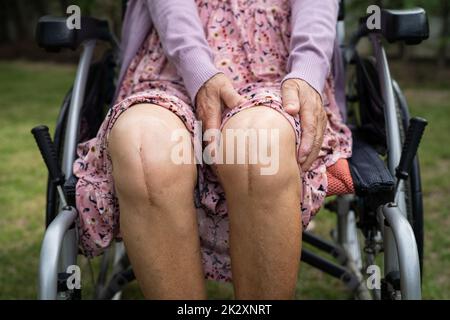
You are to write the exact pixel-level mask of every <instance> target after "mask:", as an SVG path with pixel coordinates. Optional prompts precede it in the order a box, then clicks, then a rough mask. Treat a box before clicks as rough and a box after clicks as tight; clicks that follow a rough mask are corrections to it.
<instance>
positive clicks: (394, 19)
mask: <svg viewBox="0 0 450 320" xmlns="http://www.w3.org/2000/svg"><path fill="white" fill-rule="evenodd" d="M380 31H381V34H382V35H383V37H384V38H386V40H387V41H388V42H390V43H392V42H395V41H404V42H405V43H406V44H410V45H414V44H419V43H421V42H422V41H423V40H426V39H428V36H429V27H428V18H427V13H426V12H425V10H424V9H422V8H413V9H403V10H388V9H382V10H381V30H380Z"/></svg>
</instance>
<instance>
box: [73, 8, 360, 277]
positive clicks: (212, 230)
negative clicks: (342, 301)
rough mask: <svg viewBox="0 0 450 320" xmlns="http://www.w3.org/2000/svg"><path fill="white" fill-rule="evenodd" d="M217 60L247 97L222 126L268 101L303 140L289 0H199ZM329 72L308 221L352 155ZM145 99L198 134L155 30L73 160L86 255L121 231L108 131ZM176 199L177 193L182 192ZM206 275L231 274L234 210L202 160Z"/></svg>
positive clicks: (200, 206)
mask: <svg viewBox="0 0 450 320" xmlns="http://www.w3.org/2000/svg"><path fill="white" fill-rule="evenodd" d="M196 3H197V6H198V10H199V15H200V19H201V21H202V23H203V26H204V28H205V34H206V37H207V41H208V43H209V45H210V47H211V49H212V51H213V53H214V56H215V60H214V62H215V64H216V66H217V68H219V69H220V70H221V71H222V72H223V73H224V74H225V75H227V76H228V77H229V79H231V81H232V82H233V85H234V87H235V88H236V89H237V90H238V92H239V93H240V94H241V95H243V96H244V97H246V98H247V102H245V103H244V104H242V105H240V106H238V107H237V108H235V109H233V110H230V109H225V111H224V113H223V122H222V125H223V124H225V123H226V121H227V119H229V118H230V117H232V116H233V115H234V114H236V113H238V112H240V111H241V110H244V109H247V108H251V107H253V106H256V105H258V106H266V107H268V108H273V109H274V110H276V111H278V112H280V113H281V114H282V115H283V116H285V117H286V119H287V120H288V121H289V123H290V124H291V125H292V126H293V128H294V129H295V132H296V133H297V134H296V135H297V142H296V143H297V147H298V146H299V141H300V139H301V130H302V127H301V123H300V122H299V119H298V117H292V116H290V115H289V114H287V113H286V112H284V111H283V109H282V104H281V97H280V84H281V80H282V79H283V77H284V75H285V74H286V71H285V70H286V63H287V59H288V56H289V40H290V4H289V1H288V0H266V1H258V0H248V1H242V0H231V1H207V0H197V1H196ZM333 90H334V88H333V80H332V78H331V76H330V77H328V80H327V82H326V85H325V89H324V92H323V102H324V108H325V110H326V112H327V115H328V125H327V128H326V133H325V138H324V141H323V144H322V148H321V152H320V155H319V158H318V159H317V160H316V161H315V162H314V163H313V165H312V168H311V170H310V171H308V172H305V173H304V174H303V176H302V178H301V179H302V181H301V183H302V186H303V200H302V203H301V212H299V214H301V215H302V220H303V226H304V227H305V226H307V225H308V223H309V221H310V220H311V218H312V217H313V216H314V215H315V214H316V213H317V212H318V211H319V209H320V207H321V206H322V204H323V201H324V198H325V196H326V194H327V187H328V185H327V175H326V168H327V167H328V166H331V165H333V164H334V163H336V162H337V161H338V160H339V159H341V158H348V157H350V156H351V133H350V130H349V129H348V128H347V127H346V126H345V124H344V123H343V122H342V119H341V117H340V113H339V110H338V106H337V104H336V101H335V97H334V91H333ZM139 103H151V104H157V105H160V106H162V107H165V108H167V109H169V110H171V111H172V112H174V113H175V114H176V115H177V116H178V117H179V118H180V119H182V121H183V122H184V123H185V125H186V128H187V129H188V130H189V131H190V132H191V133H192V135H193V138H195V137H194V122H195V121H196V116H195V113H194V110H193V106H192V104H191V101H190V99H189V97H188V94H187V92H186V89H185V88H184V86H183V81H182V79H181V78H180V77H179V76H178V75H177V72H176V70H175V68H174V67H173V65H172V64H171V63H170V62H168V61H167V59H166V57H165V55H164V53H163V50H162V46H161V43H160V41H159V38H158V34H157V32H156V31H155V30H154V29H153V30H152V31H151V32H150V33H149V34H148V36H147V38H146V40H145V41H144V43H143V44H142V46H141V49H140V50H139V52H138V54H137V55H136V56H135V58H134V59H133V61H132V63H131V64H130V66H129V68H128V71H127V73H126V75H125V78H124V81H123V83H122V86H121V88H120V93H119V98H118V103H117V104H116V105H115V106H114V107H113V108H112V109H111V110H110V112H109V113H108V115H107V117H106V119H105V120H104V122H103V124H102V126H101V128H100V130H99V132H98V134H97V136H96V137H95V138H94V139H92V140H89V141H87V142H85V143H82V144H80V145H79V148H78V156H79V158H78V159H77V160H76V162H75V163H74V172H75V175H76V176H77V177H78V178H79V180H78V184H77V194H76V201H77V208H78V210H79V219H78V228H79V235H80V240H81V248H82V250H83V252H84V254H85V255H87V256H96V255H99V254H101V253H102V252H103V251H104V250H105V249H106V248H107V247H108V246H109V245H110V244H111V242H112V241H113V240H114V239H116V238H120V228H119V214H120V213H119V203H118V200H117V198H116V195H115V191H114V181H113V176H112V164H111V159H110V156H109V154H108V151H107V142H108V135H109V133H110V131H111V129H112V127H113V125H114V123H115V121H116V120H117V118H118V117H119V116H120V115H121V114H122V113H123V112H125V111H126V110H127V109H128V108H131V107H132V106H133V105H136V104H139ZM175 200H176V199H175ZM195 205H196V208H197V213H198V221H199V232H200V239H201V246H202V260H203V261H202V262H203V266H204V273H205V278H207V279H215V280H224V281H230V280H231V268H230V257H229V254H228V233H229V225H228V213H227V203H226V199H225V194H224V191H223V189H222V187H221V185H220V183H219V182H218V180H217V177H216V176H215V174H214V172H213V171H212V170H211V168H210V167H209V166H206V165H203V166H199V170H198V182H197V187H196V190H195Z"/></svg>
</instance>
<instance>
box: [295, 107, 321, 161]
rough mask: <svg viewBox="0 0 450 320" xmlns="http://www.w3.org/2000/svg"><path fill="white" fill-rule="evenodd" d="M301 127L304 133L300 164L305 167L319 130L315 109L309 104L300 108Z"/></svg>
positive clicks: (301, 143)
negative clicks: (304, 164)
mask: <svg viewBox="0 0 450 320" xmlns="http://www.w3.org/2000/svg"><path fill="white" fill-rule="evenodd" d="M300 125H301V127H302V132H301V141H300V148H299V160H300V164H302V165H303V163H304V162H305V161H306V158H307V157H308V155H309V154H310V153H311V150H312V147H313V144H314V139H315V137H316V130H317V115H316V114H315V113H314V108H311V107H310V106H309V105H308V104H305V105H303V106H302V107H301V108H300Z"/></svg>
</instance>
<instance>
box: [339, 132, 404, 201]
mask: <svg viewBox="0 0 450 320" xmlns="http://www.w3.org/2000/svg"><path fill="white" fill-rule="evenodd" d="M352 136H353V148H352V157H351V158H350V159H349V161H348V162H349V167H350V173H351V175H352V180H353V186H354V188H355V193H356V194H357V195H358V196H361V197H364V198H365V199H366V203H367V205H368V206H369V207H371V208H372V209H376V208H378V206H380V205H383V204H385V203H388V202H391V201H393V200H394V192H393V191H394V185H395V182H394V178H393V176H392V174H391V173H390V171H389V169H388V168H387V167H386V164H385V163H384V161H383V160H382V159H381V158H380V156H379V154H378V152H377V151H376V150H375V148H374V147H372V146H371V145H370V144H369V143H367V142H366V141H365V139H364V138H363V137H362V134H361V133H360V132H358V131H353V132H352Z"/></svg>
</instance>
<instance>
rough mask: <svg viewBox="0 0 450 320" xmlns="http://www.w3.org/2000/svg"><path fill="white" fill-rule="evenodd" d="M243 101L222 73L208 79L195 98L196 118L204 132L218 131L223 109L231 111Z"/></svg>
mask: <svg viewBox="0 0 450 320" xmlns="http://www.w3.org/2000/svg"><path fill="white" fill-rule="evenodd" d="M244 101H245V98H244V97H242V96H241V95H239V94H238V93H237V91H236V90H235V89H234V88H233V85H232V83H231V81H230V80H229V79H228V78H227V76H225V75H224V74H223V73H218V74H216V75H215V76H214V77H212V78H211V79H209V80H208V81H207V82H206V83H205V84H204V85H203V86H202V87H201V88H200V90H199V91H198V93H197V97H196V110H197V117H198V119H200V120H201V121H202V125H203V129H204V131H206V130H208V129H220V125H221V122H222V111H223V108H224V107H228V108H230V109H232V108H234V107H237V106H238V105H239V104H241V103H243V102H244Z"/></svg>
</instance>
